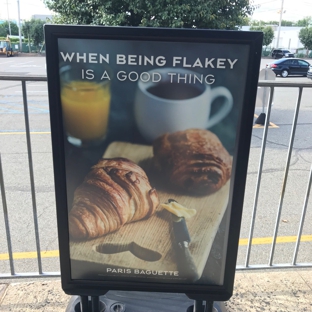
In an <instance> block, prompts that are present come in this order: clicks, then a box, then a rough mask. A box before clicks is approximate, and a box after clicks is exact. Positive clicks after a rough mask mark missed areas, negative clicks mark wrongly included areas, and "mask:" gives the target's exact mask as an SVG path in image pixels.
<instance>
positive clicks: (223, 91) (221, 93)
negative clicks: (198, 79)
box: [207, 87, 233, 128]
mask: <svg viewBox="0 0 312 312" xmlns="http://www.w3.org/2000/svg"><path fill="white" fill-rule="evenodd" d="M218 97H223V98H224V101H223V104H222V106H221V108H220V109H219V111H218V112H216V113H215V114H214V115H213V116H212V117H211V118H210V116H209V119H208V122H207V128H211V127H212V126H214V125H215V124H217V123H218V122H219V121H220V120H222V119H223V118H224V117H225V116H226V115H227V114H228V113H229V112H230V110H231V108H232V106H233V97H232V94H231V92H230V91H229V90H228V89H227V88H225V87H216V88H214V89H212V90H211V92H210V103H212V102H213V101H214V100H215V99H216V98H218Z"/></svg>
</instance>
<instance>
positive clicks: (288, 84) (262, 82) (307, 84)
mask: <svg viewBox="0 0 312 312" xmlns="http://www.w3.org/2000/svg"><path fill="white" fill-rule="evenodd" d="M0 80H10V81H47V76H45V75H38V76H37V75H27V76H13V75H0ZM298 86H301V87H304V88H312V81H311V82H310V81H305V82H302V81H300V83H298V82H289V81H275V80H259V81H258V87H290V88H298Z"/></svg>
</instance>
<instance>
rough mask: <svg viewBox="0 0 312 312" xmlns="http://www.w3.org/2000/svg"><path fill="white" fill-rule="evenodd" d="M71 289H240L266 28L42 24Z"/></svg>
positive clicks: (216, 295) (199, 293)
mask: <svg viewBox="0 0 312 312" xmlns="http://www.w3.org/2000/svg"><path fill="white" fill-rule="evenodd" d="M45 39H46V59H47V75H48V90H49V102H50V115H51V131H52V145H53V161H54V173H55V188H56V203H57V220H58V231H59V246H60V261H61V276H62V287H63V289H64V291H65V292H66V293H67V294H72V295H85V296H99V295H102V294H104V293H105V292H107V291H109V290H135V291H153V292H154V291H155V292H159V291H161V292H175V293H185V294H187V295H188V296H189V297H190V298H192V299H201V300H203V299H205V298H210V299H211V300H227V299H229V298H230V296H231V294H232V291H233V282H234V273H235V265H236V256H237V249H238V239H239V229H240V221H241V215H242V205H243V197H244V186H245V180H246V171H247V160H248V154H249V144H250V137H251V130H252V122H253V113H254V105H252V103H254V102H255V98H256V92H257V81H258V73H259V64H260V56H261V46H262V33H260V32H241V31H212V30H191V29H164V28H157V29H156V28H155V29H153V28H132V27H98V26H62V25H45Z"/></svg>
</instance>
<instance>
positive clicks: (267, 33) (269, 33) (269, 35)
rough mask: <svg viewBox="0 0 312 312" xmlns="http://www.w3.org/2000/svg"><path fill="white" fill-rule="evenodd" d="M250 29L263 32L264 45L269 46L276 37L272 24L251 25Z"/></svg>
mask: <svg viewBox="0 0 312 312" xmlns="http://www.w3.org/2000/svg"><path fill="white" fill-rule="evenodd" d="M250 30H258V31H262V32H263V45H264V46H265V47H267V46H268V45H269V44H270V43H271V42H272V41H273V39H274V30H273V28H272V27H271V26H251V27H250Z"/></svg>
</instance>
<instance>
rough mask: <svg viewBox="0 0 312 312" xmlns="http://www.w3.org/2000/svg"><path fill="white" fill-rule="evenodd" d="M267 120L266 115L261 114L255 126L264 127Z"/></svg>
mask: <svg viewBox="0 0 312 312" xmlns="http://www.w3.org/2000/svg"><path fill="white" fill-rule="evenodd" d="M265 118H266V115H265V113H261V114H260V115H259V116H258V118H257V119H256V121H255V124H257V125H262V126H264V124H265Z"/></svg>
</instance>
